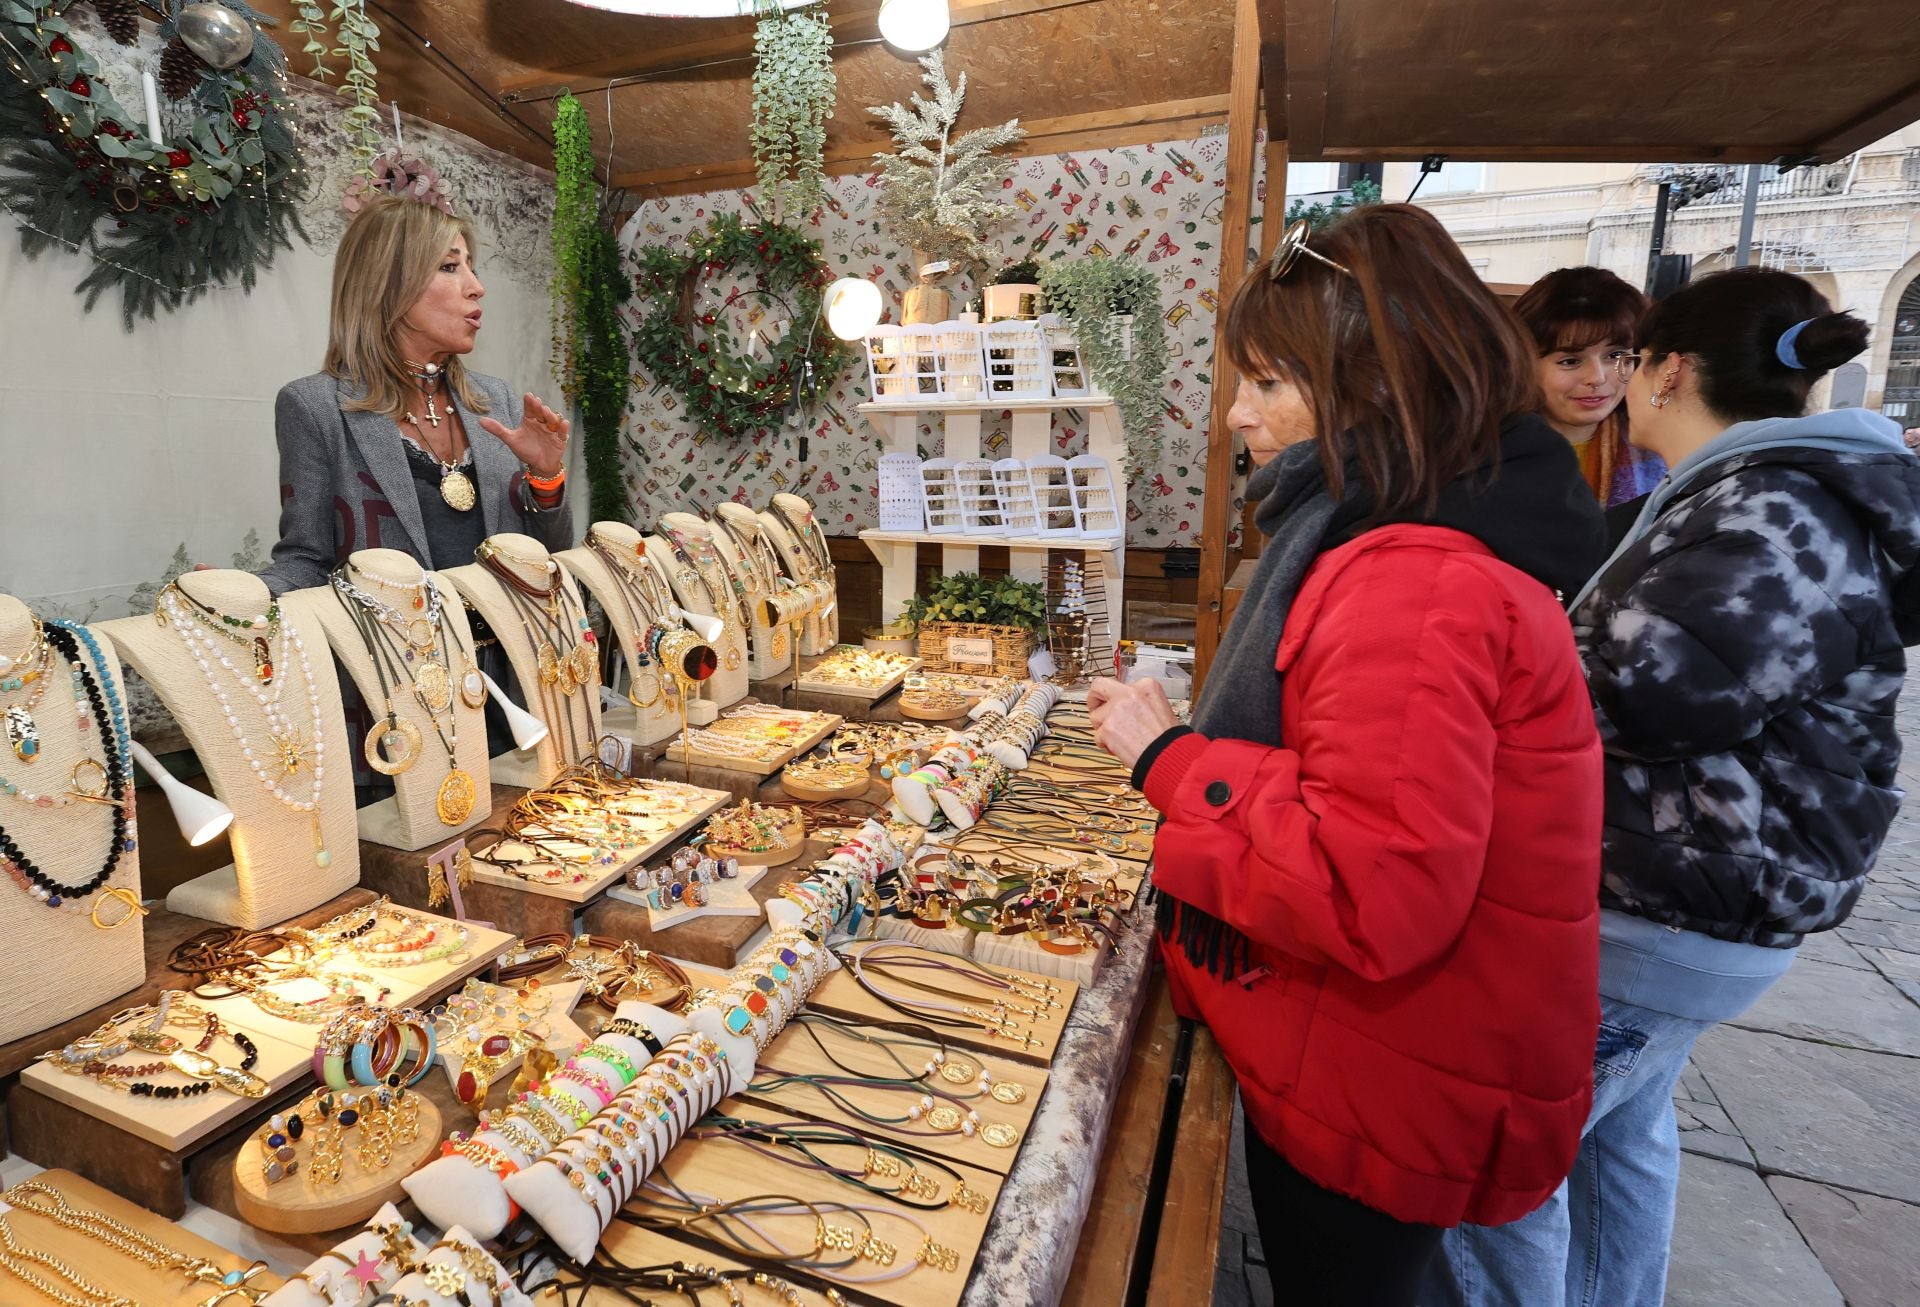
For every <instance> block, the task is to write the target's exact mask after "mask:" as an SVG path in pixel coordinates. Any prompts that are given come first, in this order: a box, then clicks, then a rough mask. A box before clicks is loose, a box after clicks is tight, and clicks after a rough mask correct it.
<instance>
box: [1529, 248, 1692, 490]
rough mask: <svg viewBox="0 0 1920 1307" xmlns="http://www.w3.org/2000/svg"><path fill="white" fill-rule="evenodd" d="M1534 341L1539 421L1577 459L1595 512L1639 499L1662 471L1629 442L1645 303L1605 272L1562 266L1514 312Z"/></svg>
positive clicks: (1655, 461)
mask: <svg viewBox="0 0 1920 1307" xmlns="http://www.w3.org/2000/svg"><path fill="white" fill-rule="evenodd" d="M1513 308H1514V312H1515V313H1517V314H1518V315H1519V317H1520V321H1521V323H1522V324H1523V325H1525V327H1526V329H1527V334H1528V335H1529V336H1531V337H1532V338H1533V349H1534V364H1533V373H1534V377H1535V379H1536V380H1538V381H1539V383H1540V401H1541V402H1540V416H1541V417H1543V418H1545V419H1546V420H1547V422H1548V423H1549V424H1550V425H1551V426H1552V427H1553V429H1554V430H1555V431H1558V432H1559V433H1560V434H1561V435H1563V436H1565V437H1566V438H1567V440H1568V442H1569V443H1571V444H1572V445H1573V448H1574V452H1575V453H1577V454H1578V455H1579V456H1580V472H1581V475H1583V476H1584V477H1586V479H1587V485H1588V487H1589V488H1590V489H1591V490H1592V491H1593V493H1594V497H1595V498H1596V499H1597V500H1598V501H1599V502H1600V505H1601V507H1603V508H1611V507H1613V506H1615V505H1616V504H1621V503H1625V502H1627V501H1628V500H1633V499H1638V498H1639V497H1640V496H1642V495H1644V494H1646V493H1647V492H1648V491H1649V490H1652V489H1653V488H1654V486H1656V485H1657V484H1659V481H1660V478H1661V477H1663V476H1665V475H1666V471H1667V465H1666V464H1665V463H1663V462H1662V461H1661V460H1660V456H1659V455H1657V454H1655V453H1653V452H1651V451H1649V450H1644V449H1636V448H1635V447H1634V446H1633V445H1632V444H1630V443H1629V442H1628V440H1627V414H1626V412H1625V411H1624V410H1623V409H1622V408H1621V406H1620V401H1621V400H1622V399H1623V398H1624V397H1625V396H1626V393H1627V379H1628V378H1629V377H1631V376H1632V375H1633V368H1634V365H1635V363H1636V362H1637V361H1638V356H1637V355H1635V354H1634V352H1633V338H1634V329H1635V327H1636V326H1638V325H1639V322H1640V315H1641V314H1643V313H1645V312H1646V311H1647V297H1646V296H1645V295H1643V294H1641V293H1640V291H1639V290H1638V289H1637V288H1635V287H1633V286H1630V285H1628V284H1627V283H1626V282H1624V281H1622V280H1621V279H1620V278H1618V277H1616V276H1614V275H1613V274H1612V273H1611V272H1608V271H1607V270H1606V269H1605V268H1561V269H1560V270H1559V271H1557V272H1550V273H1548V274H1547V275H1546V276H1544V277H1542V278H1541V279H1540V280H1539V281H1536V282H1534V283H1533V285H1531V286H1529V287H1528V288H1527V290H1526V293H1525V294H1523V295H1522V296H1521V297H1520V298H1519V300H1518V301H1517V302H1516V303H1515V304H1514V306H1513Z"/></svg>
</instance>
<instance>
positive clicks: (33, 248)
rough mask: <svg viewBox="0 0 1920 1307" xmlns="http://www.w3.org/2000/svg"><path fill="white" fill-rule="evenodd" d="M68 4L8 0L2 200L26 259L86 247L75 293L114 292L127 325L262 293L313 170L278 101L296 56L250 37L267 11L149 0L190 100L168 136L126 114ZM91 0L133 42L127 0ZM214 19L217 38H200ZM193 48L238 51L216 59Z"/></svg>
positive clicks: (169, 83) (2, 22)
mask: <svg viewBox="0 0 1920 1307" xmlns="http://www.w3.org/2000/svg"><path fill="white" fill-rule="evenodd" d="M73 3H74V0H0V58H4V59H5V61H6V64H7V69H6V71H5V73H4V74H0V142H4V144H3V145H0V205H4V206H5V207H6V208H7V209H8V210H9V211H10V212H11V213H12V214H13V215H14V217H15V218H16V219H17V220H18V221H19V223H20V244H21V248H22V249H23V250H24V252H25V253H26V254H27V256H28V257H30V258H31V257H35V256H37V255H39V254H40V253H41V251H43V250H46V249H48V248H51V247H53V246H56V245H59V246H65V247H67V248H69V249H73V250H76V251H79V252H82V253H85V254H87V255H89V256H90V257H91V258H92V259H93V260H94V266H93V268H92V270H91V271H89V272H88V273H87V275H86V276H85V277H83V278H82V279H81V280H80V284H79V285H78V286H77V287H76V288H75V289H76V291H77V292H79V293H84V294H85V295H86V307H87V308H88V309H92V308H93V306H94V303H95V302H96V301H97V300H98V299H99V298H100V296H101V295H102V294H104V293H105V292H107V291H109V290H117V291H119V293H120V306H121V313H122V316H123V318H124V319H125V322H126V326H127V328H128V329H129V330H131V329H132V328H133V323H134V319H135V318H136V317H145V318H152V317H153V316H154V314H155V312H156V311H157V310H159V309H166V310H168V311H172V310H174V309H177V308H179V307H181V306H182V305H184V304H190V303H192V302H193V301H194V300H196V299H198V298H199V297H200V296H201V295H203V294H205V293H206V292H207V291H208V290H210V289H213V288H215V287H219V286H225V285H228V284H231V283H233V282H235V281H238V283H239V284H240V285H241V286H243V287H245V288H246V289H248V290H251V289H253V283H254V279H255V277H256V275H257V274H258V272H259V270H260V269H262V268H265V267H268V266H270V265H271V264H272V262H273V256H274V252H275V251H276V250H281V249H291V248H292V246H293V240H292V236H293V234H295V233H298V234H299V235H300V236H301V237H302V239H304V238H305V236H306V233H305V232H304V231H303V230H302V229H301V227H300V221H299V218H298V216H297V215H296V213H295V211H294V205H293V201H294V200H296V199H297V198H298V197H299V196H300V194H301V193H303V192H304V190H305V187H306V182H305V178H304V175H303V173H302V171H301V169H300V159H299V154H298V151H297V150H296V148H295V145H294V139H293V133H292V131H291V129H290V128H289V127H288V126H287V123H286V120H285V119H284V118H283V117H282V116H281V112H280V106H279V104H278V102H277V101H278V98H279V94H280V92H281V89H282V81H281V78H282V74H283V73H284V71H285V69H286V57H285V56H284V55H283V54H282V53H281V52H280V48H279V47H278V46H277V45H275V44H274V43H273V42H272V41H271V40H268V39H265V38H261V39H258V40H253V39H251V37H253V36H257V35H258V28H259V27H260V25H262V24H265V23H270V22H271V21H272V20H271V19H268V18H266V17H264V16H263V15H261V14H260V13H258V12H257V11H256V10H254V9H253V8H252V7H251V6H249V5H247V4H245V3H244V2H243V0H225V2H224V4H205V3H200V4H192V5H188V4H185V3H182V2H181V0H149V3H147V4H146V6H145V7H146V8H148V9H149V10H151V11H152V12H153V13H155V14H157V15H158V16H159V19H160V35H161V38H162V40H164V41H166V42H167V49H166V53H165V55H164V56H163V58H162V61H161V72H160V76H161V80H162V82H163V83H164V85H165V90H166V93H167V95H168V96H169V97H170V98H172V99H174V100H177V101H182V102H184V103H185V104H186V106H187V107H188V108H189V109H190V110H191V112H192V121H191V123H189V124H188V125H187V127H186V129H185V130H184V131H183V132H180V133H177V134H176V135H175V136H174V137H173V138H172V139H170V140H167V141H165V142H164V143H161V142H156V141H153V140H150V139H149V138H148V136H147V135H146V133H144V132H142V131H141V130H139V129H138V128H136V127H135V126H133V125H132V124H133V123H134V122H135V121H136V120H135V119H134V118H133V116H132V115H131V114H130V113H129V112H128V111H127V110H126V109H124V108H122V107H121V104H120V102H119V101H118V100H117V99H115V97H114V94H113V92H112V91H111V90H110V89H109V88H108V86H107V85H106V83H105V82H104V81H103V80H102V79H101V77H100V75H99V65H98V63H96V62H95V60H94V59H93V58H91V57H90V56H89V55H88V54H87V52H86V51H85V50H84V49H83V48H82V47H81V46H80V44H79V42H78V41H77V40H76V39H75V37H74V34H73V28H72V27H71V26H70V25H69V24H68V22H67V20H66V17H65V15H66V13H67V11H68V10H69V9H71V8H72V7H73ZM94 7H95V8H96V9H97V10H98V11H99V13H100V16H101V18H102V19H103V20H104V22H105V25H106V27H107V30H108V32H109V34H110V35H112V36H113V37H114V38H115V39H116V40H118V41H119V42H120V43H121V44H123V45H132V44H134V43H135V42H136V41H137V40H138V36H139V19H138V13H137V10H136V7H135V6H134V4H133V3H132V2H131V0H94ZM212 10H218V11H220V12H219V13H218V14H211V15H210V14H209V12H208V11H212ZM183 17H184V18H185V19H186V26H187V30H186V31H185V32H183V31H182V30H181V29H182V22H181V20H182V18H183ZM210 19H211V20H212V21H211V24H210ZM209 26H211V28H212V30H213V32H214V34H215V36H216V37H218V38H219V39H218V43H213V42H209V41H207V40H205V39H204V37H203V36H202V34H203V33H204V32H206V31H207V30H208V28H209ZM196 44H197V45H198V46H199V49H201V50H205V51H206V52H207V53H208V54H211V55H212V56H213V57H214V58H216V59H220V60H234V59H237V62H233V63H232V64H231V66H229V67H224V68H218V67H214V66H213V64H211V63H209V62H207V61H206V60H205V59H203V58H202V57H201V55H200V53H199V52H198V51H197V50H196V49H195V46H196ZM249 46H250V47H251V49H250V52H249V51H248V50H247V47H249ZM155 126H157V125H155Z"/></svg>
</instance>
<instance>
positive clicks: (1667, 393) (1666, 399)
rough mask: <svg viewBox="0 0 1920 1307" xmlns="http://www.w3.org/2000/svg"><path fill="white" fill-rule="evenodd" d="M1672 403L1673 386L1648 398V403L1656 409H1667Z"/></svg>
mask: <svg viewBox="0 0 1920 1307" xmlns="http://www.w3.org/2000/svg"><path fill="white" fill-rule="evenodd" d="M1672 402H1673V387H1672V386H1668V387H1667V388H1666V389H1665V390H1657V391H1655V392H1654V393H1653V394H1651V395H1648V396H1647V403H1649V404H1651V405H1653V407H1655V408H1665V407H1666V406H1667V405H1668V404H1671V403H1672Z"/></svg>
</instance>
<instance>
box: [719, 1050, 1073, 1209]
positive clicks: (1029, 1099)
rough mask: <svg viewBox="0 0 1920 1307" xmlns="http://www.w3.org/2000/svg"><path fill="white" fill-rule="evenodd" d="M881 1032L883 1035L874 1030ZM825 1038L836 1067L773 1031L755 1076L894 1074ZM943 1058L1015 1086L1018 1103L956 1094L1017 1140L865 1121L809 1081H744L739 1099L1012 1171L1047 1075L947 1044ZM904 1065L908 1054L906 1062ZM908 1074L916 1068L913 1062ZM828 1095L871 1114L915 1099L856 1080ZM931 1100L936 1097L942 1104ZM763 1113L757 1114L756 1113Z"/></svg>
mask: <svg viewBox="0 0 1920 1307" xmlns="http://www.w3.org/2000/svg"><path fill="white" fill-rule="evenodd" d="M880 1033H884V1032H880ZM823 1038H824V1039H826V1040H828V1041H830V1042H829V1047H831V1048H832V1050H833V1054H834V1057H837V1058H839V1059H840V1061H841V1062H843V1063H845V1064H846V1066H845V1067H836V1066H835V1065H834V1062H833V1059H832V1058H829V1057H828V1056H827V1055H826V1054H825V1053H823V1052H821V1051H820V1048H819V1047H818V1046H817V1045H816V1044H815V1043H814V1042H813V1040H812V1038H811V1037H810V1036H809V1035H808V1033H807V1031H806V1030H805V1029H804V1028H802V1027H800V1026H796V1025H793V1024H791V1023H790V1024H789V1025H788V1026H787V1028H786V1029H785V1030H782V1031H781V1032H780V1033H779V1034H778V1035H776V1036H774V1039H773V1042H772V1043H771V1044H769V1045H767V1047H766V1049H765V1051H763V1052H762V1053H761V1055H760V1058H759V1061H758V1063H757V1064H756V1065H755V1068H754V1073H753V1075H754V1079H755V1080H756V1081H760V1080H764V1079H768V1078H770V1077H771V1076H772V1075H774V1073H775V1069H776V1068H777V1069H778V1072H779V1074H782V1075H820V1076H844V1075H845V1074H846V1067H852V1068H855V1069H856V1070H857V1072H858V1073H859V1074H861V1075H870V1076H900V1075H903V1074H907V1073H905V1072H902V1071H901V1070H900V1068H899V1067H898V1066H895V1065H894V1064H893V1063H892V1062H891V1061H890V1060H888V1058H887V1056H886V1054H885V1053H883V1052H881V1051H880V1050H879V1049H878V1048H876V1047H873V1046H870V1045H865V1044H861V1043H858V1042H857V1041H853V1040H842V1039H835V1037H834V1036H832V1035H823ZM947 1055H948V1056H949V1057H950V1058H964V1059H966V1060H967V1061H969V1062H972V1063H974V1064H975V1065H976V1066H978V1067H980V1068H981V1069H983V1070H985V1071H986V1072H987V1073H988V1074H990V1075H991V1076H992V1077H993V1078H994V1080H995V1082H996V1083H1001V1082H1004V1083H1007V1084H1015V1085H1019V1086H1021V1088H1023V1089H1024V1090H1026V1095H1025V1097H1024V1098H1022V1099H1021V1101H1020V1102H1018V1103H1003V1102H1001V1101H1000V1100H999V1099H997V1098H994V1097H992V1096H991V1095H988V1094H982V1095H981V1096H980V1097H979V1098H977V1099H971V1098H970V1099H964V1100H963V1102H964V1106H963V1107H962V1108H961V1110H962V1111H964V1110H966V1108H972V1109H973V1110H974V1111H976V1112H978V1113H979V1114H980V1120H981V1124H982V1126H985V1125H987V1124H990V1123H994V1122H1003V1123H1005V1124H1007V1125H1010V1126H1012V1127H1013V1128H1014V1129H1015V1130H1017V1131H1019V1135H1020V1137H1019V1139H1018V1140H1017V1141H1016V1142H1015V1143H1014V1144H1013V1145H1012V1146H1011V1147H998V1146H996V1145H994V1144H990V1143H988V1142H987V1141H986V1139H985V1138H984V1137H983V1136H982V1135H981V1134H980V1133H978V1132H976V1133H975V1134H973V1135H968V1134H966V1133H964V1132H963V1131H960V1130H952V1131H936V1130H933V1129H931V1128H930V1127H929V1126H928V1125H927V1124H926V1123H925V1121H915V1120H911V1119H909V1120H906V1121H901V1122H898V1123H896V1124H892V1125H881V1124H879V1123H877V1122H874V1121H868V1120H865V1119H864V1118H862V1117H860V1116H858V1115H856V1114H855V1113H853V1112H850V1111H848V1110H847V1109H846V1108H844V1107H841V1106H840V1105H838V1104H837V1103H835V1102H833V1101H832V1100H831V1099H829V1098H828V1097H827V1096H826V1095H825V1094H823V1093H822V1092H821V1091H820V1090H818V1089H816V1088H814V1087H813V1086H811V1085H805V1084H791V1085H784V1086H782V1087H781V1088H779V1089H771V1090H766V1089H755V1088H752V1087H751V1086H744V1087H742V1088H741V1089H740V1090H739V1096H740V1097H741V1098H744V1099H748V1100H750V1101H752V1102H755V1103H759V1104H762V1105H763V1106H765V1107H768V1108H773V1109H776V1110H777V1111H779V1112H780V1113H783V1114H789V1115H793V1116H806V1117H811V1118H813V1119H814V1120H816V1121H826V1122H831V1123H834V1124H838V1125H847V1126H851V1127H852V1128H854V1129H856V1130H860V1131H863V1132H865V1133H867V1134H873V1135H880V1136H884V1137H886V1138H887V1139H889V1140H894V1141H898V1142H899V1143H902V1144H904V1145H906V1146H908V1147H911V1148H917V1149H920V1150H921V1151H923V1152H927V1153H931V1154H933V1155H934V1156H936V1157H939V1158H941V1159H943V1160H945V1161H949V1162H964V1163H966V1164H967V1165H969V1166H977V1167H979V1168H980V1169H982V1170H984V1171H991V1172H993V1173H994V1174H995V1175H1002V1176H1004V1175H1005V1174H1007V1172H1008V1171H1010V1170H1012V1169H1013V1162H1014V1159H1015V1158H1016V1157H1018V1156H1019V1155H1020V1149H1021V1147H1022V1146H1023V1145H1024V1144H1025V1143H1026V1142H1027V1131H1028V1130H1029V1129H1030V1128H1031V1127H1032V1125H1033V1117H1034V1113H1035V1112H1037V1111H1038V1110H1039V1108H1040V1095H1041V1094H1042V1093H1043V1092H1045V1090H1046V1086H1047V1073H1046V1072H1045V1071H1044V1070H1042V1069H1040V1068H1038V1067H1033V1066H1022V1065H1020V1064H1018V1063H1014V1062H1009V1061H1007V1060H1005V1059H1004V1058H1000V1057H997V1056H993V1055H983V1054H981V1053H978V1052H975V1051H974V1050H973V1049H961V1048H955V1047H951V1046H950V1047H949V1048H948V1049H947ZM907 1060H908V1061H909V1062H910V1061H911V1059H907ZM912 1069H913V1070H914V1071H918V1070H920V1068H919V1067H917V1066H916V1067H913V1068H912ZM933 1083H934V1084H935V1085H936V1086H938V1087H939V1088H940V1089H943V1090H946V1091H947V1092H949V1093H953V1094H960V1095H965V1094H970V1093H972V1092H974V1090H976V1089H977V1088H978V1084H977V1082H966V1083H962V1084H952V1083H949V1082H948V1081H946V1080H943V1079H941V1077H940V1076H939V1075H938V1074H936V1075H935V1076H934V1077H933ZM833 1090H834V1092H835V1093H837V1094H840V1095H842V1096H844V1097H845V1098H847V1099H848V1100H849V1101H850V1102H852V1103H853V1104H854V1105H855V1106H857V1107H859V1108H860V1109H861V1110H862V1111H865V1112H870V1113H872V1114H873V1115H874V1116H879V1117H884V1116H903V1115H906V1108H907V1106H908V1105H910V1104H911V1103H913V1102H914V1101H915V1096H914V1095H911V1094H905V1093H900V1092H894V1091H888V1090H883V1089H875V1088H872V1087H869V1086H864V1085H834V1086H833ZM935 1097H936V1101H937V1102H938V1101H944V1100H941V1099H939V1098H938V1097H937V1095H936V1096H935ZM762 1115H764V1113H762Z"/></svg>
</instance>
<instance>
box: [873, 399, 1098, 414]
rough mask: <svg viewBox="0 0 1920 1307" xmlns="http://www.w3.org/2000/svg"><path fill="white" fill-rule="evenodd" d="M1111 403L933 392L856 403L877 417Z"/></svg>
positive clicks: (1037, 410) (1046, 409)
mask: <svg viewBox="0 0 1920 1307" xmlns="http://www.w3.org/2000/svg"><path fill="white" fill-rule="evenodd" d="M1112 404H1113V397H1112V396H1111V395H1078V396H1074V397H1072V398H1057V397H1055V396H1052V395H1044V396H1041V397H1040V398H1038V399H941V398H939V397H938V396H933V395H915V396H911V397H909V398H907V399H894V400H875V399H870V400H868V401H867V402H866V403H864V404H861V405H858V406H857V408H856V410H855V411H856V412H860V413H864V414H867V415H868V416H877V415H885V414H900V413H1005V412H1008V411H1012V412H1015V413H1045V412H1051V411H1053V410H1055V409H1063V408H1103V407H1109V406H1111V405H1112Z"/></svg>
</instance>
